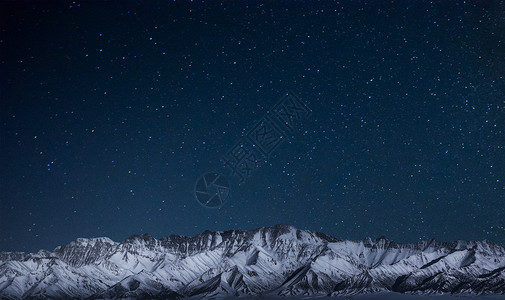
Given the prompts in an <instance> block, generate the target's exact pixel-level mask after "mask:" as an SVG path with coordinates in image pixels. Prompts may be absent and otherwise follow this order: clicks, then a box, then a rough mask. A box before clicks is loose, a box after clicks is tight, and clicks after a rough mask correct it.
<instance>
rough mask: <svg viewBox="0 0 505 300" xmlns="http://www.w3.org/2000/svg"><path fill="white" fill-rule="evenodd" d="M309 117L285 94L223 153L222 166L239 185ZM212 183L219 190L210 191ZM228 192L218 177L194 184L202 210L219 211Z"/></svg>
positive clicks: (212, 175) (301, 105)
mask: <svg viewBox="0 0 505 300" xmlns="http://www.w3.org/2000/svg"><path fill="white" fill-rule="evenodd" d="M311 113H312V112H311V110H310V109H309V108H308V107H307V105H305V103H304V102H303V101H302V100H301V99H300V98H299V97H297V96H296V95H295V94H293V93H291V92H288V93H286V94H285V95H284V96H283V97H282V98H281V99H280V100H279V101H278V102H277V103H276V104H275V105H274V106H273V107H272V109H270V110H269V111H267V113H266V114H265V115H264V116H263V117H262V118H261V119H260V120H259V121H258V122H257V123H256V124H255V125H254V126H252V127H251V128H250V130H249V131H247V133H246V134H245V135H244V136H243V137H241V138H240V139H239V140H238V141H237V142H236V143H235V144H234V145H233V147H231V148H230V149H229V150H228V151H227V152H226V154H225V156H224V157H223V162H224V166H225V167H226V168H227V169H228V170H229V171H230V172H231V175H232V176H234V177H235V178H237V179H238V181H239V185H241V184H243V183H244V182H245V181H246V179H247V178H248V177H249V176H251V173H252V172H254V171H255V170H256V169H258V168H259V167H260V166H261V164H262V163H263V162H266V161H267V159H268V158H269V157H270V155H271V154H272V152H274V151H275V149H276V148H277V147H278V146H279V145H281V144H282V143H283V142H284V141H285V140H286V139H287V137H288V136H290V135H293V133H294V132H295V130H296V129H297V127H299V126H300V125H301V124H302V122H303V121H304V120H308V119H309V118H310V116H311ZM214 182H216V183H218V186H221V190H220V189H219V188H217V187H213V185H214ZM219 182H225V183H226V184H224V183H221V184H219ZM225 187H226V188H225ZM229 190H230V188H229V185H228V181H227V180H226V179H225V177H224V176H223V175H222V174H219V173H212V172H210V173H206V174H204V175H202V176H200V178H199V179H198V180H197V183H196V185H195V197H196V200H197V201H198V202H200V204H202V205H203V206H205V207H211V208H214V207H221V206H222V205H223V204H224V202H225V201H226V199H227V198H228V196H229Z"/></svg>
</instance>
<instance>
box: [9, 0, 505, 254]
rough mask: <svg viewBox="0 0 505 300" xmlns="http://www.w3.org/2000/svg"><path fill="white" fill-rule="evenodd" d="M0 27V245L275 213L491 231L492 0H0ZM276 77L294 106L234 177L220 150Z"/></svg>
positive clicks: (421, 236)
mask: <svg viewBox="0 0 505 300" xmlns="http://www.w3.org/2000/svg"><path fill="white" fill-rule="evenodd" d="M0 30H1V32H0V35H1V36H0V126H1V128H0V170H1V172H0V251H30V252H33V251H38V250H39V249H48V250H52V249H54V248H55V247H56V246H58V245H62V244H66V243H68V242H70V241H71V240H74V239H76V238H78V237H99V236H107V237H110V238H112V239H113V240H116V241H122V240H124V239H125V238H126V237H128V236H130V235H131V234H136V233H149V234H151V235H152V236H154V237H156V238H160V237H164V236H168V235H170V234H181V235H195V234H198V233H200V232H202V231H204V230H207V229H208V230H228V229H252V228H257V227H261V226H269V225H274V224H278V223H289V224H292V225H294V226H295V227H297V228H301V229H309V230H317V231H322V232H325V233H327V234H330V235H333V236H335V237H338V238H341V239H362V238H365V237H368V236H370V237H372V238H376V237H379V236H386V237H388V238H390V239H392V240H395V241H397V242H415V241H418V240H425V239H430V238H436V239H438V240H442V241H453V240H457V239H477V240H483V239H488V240H492V241H495V242H497V243H499V244H501V245H504V244H505V86H504V85H505V79H504V76H505V4H504V1H484V0H482V1H469V0H467V1H432V2H428V1H417V0H416V1H413V0H407V1H398V2H396V1H391V2H387V3H386V1H352V2H350V1H340V2H339V1H336V2H335V1H333V2H332V1H322V2H316V1H310V2H309V1H303V2H301V1H296V2H293V1H265V2H262V3H260V2H255V1H233V2H232V1H228V2H218V1H205V2H200V1H198V2H197V1H194V2H189V1H158V2H154V1H153V2H148V3H140V1H136V2H133V1H121V2H119V1H107V2H103V3H100V2H96V1H91V2H89V1H88V2H84V1H82V2H81V1H75V2H56V1H55V2H51V1H44V2H33V3H27V2H24V3H23V4H19V3H14V1H12V2H10V1H3V2H1V3H0ZM287 91H289V92H290V93H292V94H295V95H296V96H297V97H298V98H299V99H301V101H303V103H304V104H305V105H306V107H308V108H309V109H310V111H311V114H310V117H308V118H305V119H303V120H301V121H300V122H299V123H298V124H297V127H296V128H295V129H294V130H293V131H291V132H287V133H286V132H284V135H283V139H282V143H280V144H279V145H278V146H277V147H276V148H275V151H272V152H271V153H270V155H268V157H261V156H259V160H258V161H259V164H258V165H257V168H255V169H254V171H253V172H250V174H248V176H247V178H246V180H245V181H244V182H242V183H241V184H238V182H237V178H236V177H237V176H236V174H235V175H234V174H233V173H232V170H231V168H230V167H227V166H226V165H225V164H223V160H224V159H223V157H225V156H226V155H227V153H229V151H230V149H233V147H234V146H235V145H237V143H238V144H240V143H242V142H241V139H242V138H243V137H244V136H246V135H247V133H248V132H249V130H250V129H251V128H254V126H255V125H256V124H258V122H259V121H260V120H262V118H263V117H265V116H268V115H271V113H272V107H273V106H274V105H275V104H276V103H278V101H280V100H281V99H282V97H283V95H285V94H286V92H287ZM210 171H215V172H220V173H221V174H223V175H224V176H225V178H227V180H228V181H229V185H230V195H229V197H228V198H227V200H226V202H225V203H224V204H223V205H222V206H221V207H220V208H217V209H209V208H205V207H203V206H202V205H200V203H198V202H197V200H196V199H195V195H194V188H195V182H196V180H197V179H198V178H199V176H201V175H202V174H204V173H205V172H210Z"/></svg>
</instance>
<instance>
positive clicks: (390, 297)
mask: <svg viewBox="0 0 505 300" xmlns="http://www.w3.org/2000/svg"><path fill="white" fill-rule="evenodd" d="M232 299H241V300H242V299H243V300H258V299H264V300H282V299H285V300H303V299H320V300H322V299H326V300H332V299H335V300H342V299H347V300H383V299H387V300H480V299H483V300H505V295H489V296H477V295H465V296H463V295H461V296H455V295H406V294H399V293H389V292H386V293H375V294H369V295H358V296H352V297H351V296H349V297H327V296H320V297H314V296H299V297H274V296H265V297H240V298H237V297H227V298H223V300H232Z"/></svg>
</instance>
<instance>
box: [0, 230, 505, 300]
mask: <svg viewBox="0 0 505 300" xmlns="http://www.w3.org/2000/svg"><path fill="white" fill-rule="evenodd" d="M504 270H505V250H504V249H503V248H502V247H500V246H498V245H496V244H494V243H492V242H488V241H483V242H478V241H457V242H452V243H441V242H437V241H434V240H431V241H425V242H419V243H415V244H397V243H395V242H392V241H389V240H387V239H386V238H382V237H381V238H379V239H376V240H371V239H369V238H367V239H365V240H363V241H343V240H338V239H336V238H334V237H331V236H327V235H325V234H322V233H316V232H310V231H304V230H298V229H296V228H294V227H292V226H289V225H276V226H273V227H264V228H259V229H256V230H249V231H225V232H210V231H205V232H203V233H201V234H199V235H197V236H194V237H183V236H176V235H173V236H170V237H167V238H162V239H159V240H157V239H155V238H153V237H151V236H149V235H134V236H131V237H129V238H128V239H126V240H125V241H123V242H122V243H117V242H114V241H112V240H110V239H108V238H94V239H77V240H75V241H73V242H71V243H70V244H68V245H65V246H62V247H58V248H56V249H55V250H54V251H53V252H48V251H44V250H41V251H39V252H38V253H34V254H27V253H0V299H24V298H31V299H33V298H38V299H44V298H52V299H67V298H75V299H85V298H88V299H119V298H134V299H145V298H150V299H178V298H182V297H196V298H201V297H226V296H248V295H249V296H258V295H276V296H300V295H308V296H317V295H321V296H322V295H332V296H340V295H344V296H349V295H361V294H369V293H383V292H399V293H410V294H439V293H453V294H475V295H477V294H479V295H482V294H505V271H504Z"/></svg>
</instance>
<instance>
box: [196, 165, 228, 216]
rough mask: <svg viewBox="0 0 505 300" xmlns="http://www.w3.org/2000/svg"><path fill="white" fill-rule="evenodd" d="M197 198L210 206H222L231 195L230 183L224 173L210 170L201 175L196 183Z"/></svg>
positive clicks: (201, 202) (206, 205) (202, 203)
mask: <svg viewBox="0 0 505 300" xmlns="http://www.w3.org/2000/svg"><path fill="white" fill-rule="evenodd" d="M194 191H195V198H196V200H197V201H198V202H199V203H200V204H201V205H203V206H205V207H208V208H218V207H221V206H222V205H223V204H224V203H225V202H226V200H227V199H228V196H229V195H230V185H229V184H228V180H226V177H224V176H223V175H222V174H219V173H215V172H208V173H205V174H203V175H202V176H200V178H198V180H197V181H196V184H195V190H194Z"/></svg>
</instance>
